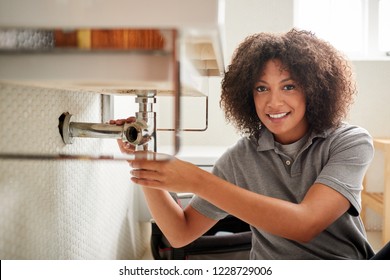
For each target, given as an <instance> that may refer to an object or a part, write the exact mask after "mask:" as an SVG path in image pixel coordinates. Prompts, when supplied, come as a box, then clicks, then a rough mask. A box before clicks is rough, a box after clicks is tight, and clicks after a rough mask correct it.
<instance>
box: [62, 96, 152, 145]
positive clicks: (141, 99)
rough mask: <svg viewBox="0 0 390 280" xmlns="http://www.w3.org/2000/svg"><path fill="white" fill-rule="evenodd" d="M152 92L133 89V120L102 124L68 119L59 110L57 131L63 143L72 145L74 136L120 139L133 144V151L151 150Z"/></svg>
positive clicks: (67, 116)
mask: <svg viewBox="0 0 390 280" xmlns="http://www.w3.org/2000/svg"><path fill="white" fill-rule="evenodd" d="M155 96H156V91H151V90H148V91H146V90H145V91H141V90H140V91H137V92H136V98H135V101H136V103H138V104H139V110H138V112H136V113H135V117H136V120H135V122H133V123H125V124H123V125H115V124H104V123H85V122H72V121H71V117H72V115H71V114H69V113H68V112H66V113H63V114H62V115H61V116H60V118H59V125H58V128H59V131H60V134H61V137H62V140H63V141H64V143H65V144H72V143H73V140H74V138H75V137H84V138H111V139H122V140H123V141H125V142H128V143H130V144H132V145H134V146H135V147H136V149H135V150H136V151H141V150H142V151H154V152H156V150H157V148H156V147H157V145H156V113H155V112H154V111H153V104H154V103H156V98H155Z"/></svg>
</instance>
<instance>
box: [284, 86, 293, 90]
mask: <svg viewBox="0 0 390 280" xmlns="http://www.w3.org/2000/svg"><path fill="white" fill-rule="evenodd" d="M283 89H284V90H294V89H295V86H294V85H286V86H284V87H283Z"/></svg>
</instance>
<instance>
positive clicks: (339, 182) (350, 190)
mask: <svg viewBox="0 0 390 280" xmlns="http://www.w3.org/2000/svg"><path fill="white" fill-rule="evenodd" d="M373 156H374V147H373V144H372V137H371V136H370V135H369V134H368V132H367V131H366V130H364V129H362V128H359V127H349V128H348V129H344V130H342V131H341V132H339V134H337V136H336V137H335V139H334V141H332V144H331V146H330V151H329V160H328V162H327V163H326V165H325V166H324V168H323V169H322V171H321V172H320V174H319V176H318V177H317V179H316V182H317V183H321V184H324V185H327V186H329V187H331V188H333V189H334V190H336V191H338V192H339V193H341V194H342V195H344V196H345V197H346V198H347V199H348V200H349V201H350V203H351V208H350V209H349V211H348V212H349V213H350V214H351V215H353V216H358V215H359V213H360V211H361V196H360V194H361V191H362V183H363V178H364V175H365V172H366V171H367V168H368V166H369V164H370V163H371V160H372V158H373Z"/></svg>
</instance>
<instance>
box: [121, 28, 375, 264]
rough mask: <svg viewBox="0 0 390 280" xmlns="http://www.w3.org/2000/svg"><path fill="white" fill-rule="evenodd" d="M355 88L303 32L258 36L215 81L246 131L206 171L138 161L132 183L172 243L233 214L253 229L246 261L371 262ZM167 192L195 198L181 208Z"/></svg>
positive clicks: (368, 153)
mask: <svg viewBox="0 0 390 280" xmlns="http://www.w3.org/2000/svg"><path fill="white" fill-rule="evenodd" d="M354 94H355V84H354V81H353V78H352V73H351V68H350V67H349V65H348V63H347V60H346V59H345V58H344V57H343V56H342V55H341V54H340V53H339V52H338V51H337V50H336V49H334V48H333V47H332V46H331V45H329V44H328V43H326V42H324V41H322V40H320V39H318V38H316V37H315V36H314V35H313V34H311V33H310V32H305V31H297V30H291V31H290V32H287V33H285V34H280V35H277V34H268V33H260V34H255V35H253V36H250V37H248V38H247V39H246V40H245V41H244V42H243V43H242V44H241V45H240V46H239V47H238V49H237V50H236V52H235V54H234V56H233V60H232V63H231V65H230V66H229V68H228V71H227V72H226V73H225V76H224V79H223V81H222V95H221V106H222V108H223V109H224V111H225V115H226V118H227V120H228V121H230V122H231V123H233V124H234V125H235V126H236V128H237V129H238V130H239V131H240V132H241V133H245V134H246V136H245V137H242V139H240V140H239V141H238V142H237V143H236V145H235V146H233V147H232V148H230V149H228V150H227V151H226V152H225V154H224V155H223V156H222V157H221V158H220V159H219V160H218V161H217V162H216V164H215V167H214V169H213V172H212V173H213V174H210V173H208V172H206V171H203V170H201V169H199V168H197V167H196V166H194V165H192V164H190V163H188V162H184V161H181V160H179V159H173V160H171V161H142V160H137V161H133V162H131V163H130V164H131V166H132V168H133V169H132V171H131V174H132V181H133V182H134V183H136V184H140V185H142V186H143V190H144V193H145V197H146V200H147V203H148V206H149V208H150V211H151V213H152V216H153V218H154V219H155V221H156V222H157V224H158V226H159V227H160V229H161V230H162V231H163V232H164V234H165V236H166V237H167V238H168V240H169V241H170V243H171V244H172V245H173V246H174V247H181V246H184V245H186V244H188V243H190V242H192V241H193V240H195V239H197V238H198V237H200V236H201V235H202V234H204V233H205V232H206V231H207V230H208V229H210V228H211V227H212V226H213V225H214V224H215V223H216V222H217V221H218V220H219V219H221V218H224V217H225V216H226V215H228V214H231V215H234V216H236V217H238V218H240V219H242V220H244V221H245V222H247V223H248V224H250V225H251V230H252V232H253V235H252V236H253V238H252V250H251V259H368V258H370V257H372V256H373V254H374V253H373V250H372V248H371V246H370V245H369V243H368V241H367V238H366V233H365V229H364V226H363V224H362V221H361V219H360V217H359V212H360V210H361V204H360V192H361V190H362V181H363V176H364V174H365V172H366V170H367V168H368V166H369V164H370V161H371V160H372V157H373V152H374V150H373V145H372V139H371V137H370V135H369V134H368V133H367V131H366V130H364V129H362V128H359V127H357V126H352V125H349V124H346V123H343V119H344V117H345V116H346V114H347V112H348V109H349V106H350V105H351V103H352V101H353V97H354ZM121 122H123V120H119V121H117V123H121ZM120 147H121V149H122V151H124V152H125V151H126V147H127V146H126V144H124V143H122V142H120ZM168 191H170V192H191V193H194V194H195V197H194V198H193V199H192V201H191V203H190V204H189V206H188V207H187V208H185V209H184V210H183V209H181V208H180V207H179V206H178V205H177V204H176V203H175V201H174V200H173V199H172V198H171V196H170V194H169V192H168Z"/></svg>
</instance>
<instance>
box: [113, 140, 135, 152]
mask: <svg viewBox="0 0 390 280" xmlns="http://www.w3.org/2000/svg"><path fill="white" fill-rule="evenodd" d="M117 142H118V146H119V149H120V151H121V152H122V153H124V154H133V153H134V151H135V146H134V145H131V144H130V143H129V142H123V141H122V139H117Z"/></svg>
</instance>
